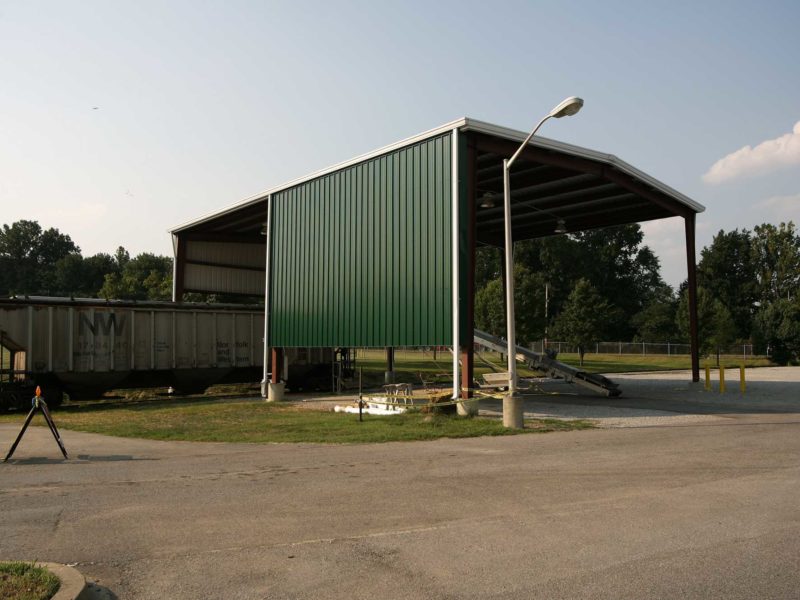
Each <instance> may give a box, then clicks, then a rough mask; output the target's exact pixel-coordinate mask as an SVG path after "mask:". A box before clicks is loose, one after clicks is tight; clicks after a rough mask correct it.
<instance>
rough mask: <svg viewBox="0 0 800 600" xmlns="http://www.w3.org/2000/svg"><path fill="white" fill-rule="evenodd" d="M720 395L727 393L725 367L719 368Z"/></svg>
mask: <svg viewBox="0 0 800 600" xmlns="http://www.w3.org/2000/svg"><path fill="white" fill-rule="evenodd" d="M719 393H720V394H724V393H725V367H723V366H720V368H719Z"/></svg>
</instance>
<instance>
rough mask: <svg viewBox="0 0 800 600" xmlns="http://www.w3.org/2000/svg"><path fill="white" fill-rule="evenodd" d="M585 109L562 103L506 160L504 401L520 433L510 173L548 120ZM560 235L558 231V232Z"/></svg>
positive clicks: (574, 101)
mask: <svg viewBox="0 0 800 600" xmlns="http://www.w3.org/2000/svg"><path fill="white" fill-rule="evenodd" d="M582 106H583V100H581V99H580V98H577V97H575V96H571V97H569V98H567V99H566V100H564V101H562V102H561V103H560V104H559V105H558V106H556V107H555V108H554V109H553V110H551V111H550V113H549V114H547V115H546V116H545V117H544V118H543V119H542V120H541V121H539V123H537V125H536V127H534V128H533V131H531V132H530V134H529V135H528V137H526V138H525V141H524V142H522V144H520V146H519V148H517V151H516V152H514V154H513V155H512V156H511V158H506V159H503V208H504V213H505V247H506V252H505V254H506V256H505V260H506V328H507V336H506V337H507V339H508V395H506V396H504V397H503V425H505V426H506V427H513V428H516V429H520V428H522V426H523V419H522V399H521V398H519V397H518V396H517V351H516V346H517V339H516V338H517V336H516V328H515V322H514V257H513V246H512V243H513V242H512V239H511V184H510V181H509V171H510V169H511V165H513V164H514V161H515V160H517V157H519V155H520V154H521V153H522V151H523V150H524V149H525V147H526V146H527V145H528V142H530V141H531V138H532V137H533V136H534V134H535V133H536V132H537V131H539V128H540V127H541V126H542V125H543V124H544V122H545V121H547V119H550V118H555V119H560V118H561V117H570V116H572V115H574V114H575V113H577V112H578V111H579V110H580V109H581V107H582ZM558 229H561V230H563V231H566V229H565V228H564V227H563V221H562V220H559V223H558ZM557 231H558V230H557Z"/></svg>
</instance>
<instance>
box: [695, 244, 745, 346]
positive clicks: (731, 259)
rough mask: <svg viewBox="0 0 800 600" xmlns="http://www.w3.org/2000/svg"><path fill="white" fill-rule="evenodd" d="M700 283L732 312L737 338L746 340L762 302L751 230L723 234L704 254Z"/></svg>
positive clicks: (698, 271) (702, 252) (700, 270)
mask: <svg viewBox="0 0 800 600" xmlns="http://www.w3.org/2000/svg"><path fill="white" fill-rule="evenodd" d="M700 256H701V258H700V263H699V264H698V266H697V283H698V285H699V286H701V287H703V288H704V289H705V290H706V291H707V292H709V293H710V294H711V296H712V297H713V298H714V299H716V300H718V301H719V302H721V303H722V304H723V306H725V308H726V309H727V310H728V313H729V314H730V316H731V318H732V319H733V323H734V327H735V335H734V337H738V338H741V339H746V338H749V337H750V330H751V328H752V324H753V315H754V314H755V308H756V300H757V299H758V279H757V276H756V271H757V267H756V260H755V256H754V253H753V241H752V238H751V235H750V232H749V231H748V230H747V229H743V230H742V231H739V230H738V229H735V230H733V231H730V232H727V233H726V232H725V231H722V230H720V232H719V233H717V235H715V236H714V239H713V240H712V242H711V245H710V246H708V247H706V248H703V250H702V251H701V253H700Z"/></svg>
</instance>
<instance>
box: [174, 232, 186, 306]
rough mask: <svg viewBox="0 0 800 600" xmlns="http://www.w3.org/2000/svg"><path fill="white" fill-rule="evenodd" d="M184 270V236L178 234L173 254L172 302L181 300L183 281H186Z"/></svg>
mask: <svg viewBox="0 0 800 600" xmlns="http://www.w3.org/2000/svg"><path fill="white" fill-rule="evenodd" d="M185 272H186V238H184V237H183V236H181V235H179V236H178V251H177V252H176V254H175V296H174V297H173V298H172V301H173V302H180V301H181V300H183V290H184V287H185V285H184V282H185V281H186V279H185V277H184V273H185Z"/></svg>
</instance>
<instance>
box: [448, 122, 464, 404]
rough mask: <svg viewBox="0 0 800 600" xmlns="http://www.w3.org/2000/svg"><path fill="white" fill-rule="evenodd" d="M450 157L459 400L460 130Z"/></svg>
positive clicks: (455, 380)
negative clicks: (451, 168)
mask: <svg viewBox="0 0 800 600" xmlns="http://www.w3.org/2000/svg"><path fill="white" fill-rule="evenodd" d="M450 156H451V158H452V162H453V171H452V175H451V180H450V186H451V188H452V189H451V191H452V208H451V210H452V212H453V214H452V218H451V221H452V224H453V231H452V236H453V240H452V242H453V261H452V263H453V400H456V399H458V397H459V396H460V395H461V377H460V373H459V363H458V359H459V353H460V350H461V340H460V339H459V329H460V327H459V325H460V324H459V321H460V319H459V310H458V309H459V302H458V291H459V290H458V287H459V286H458V284H459V270H460V269H459V261H458V258H459V256H458V254H459V253H458V249H459V248H458V234H459V231H458V229H459V227H458V196H459V189H458V188H459V186H458V129H453V138H452V149H451V151H450Z"/></svg>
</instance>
